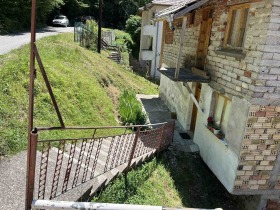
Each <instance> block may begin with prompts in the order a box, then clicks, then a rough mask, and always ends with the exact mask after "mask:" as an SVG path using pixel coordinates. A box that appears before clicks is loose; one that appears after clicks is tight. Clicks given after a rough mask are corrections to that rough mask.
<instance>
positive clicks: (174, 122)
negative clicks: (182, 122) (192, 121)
mask: <svg viewBox="0 0 280 210" xmlns="http://www.w3.org/2000/svg"><path fill="white" fill-rule="evenodd" d="M175 126H176V120H173V127H172V128H173V130H172V131H173V133H172V134H173V135H172V143H173V141H174V133H175Z"/></svg>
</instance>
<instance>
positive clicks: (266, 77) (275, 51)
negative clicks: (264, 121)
mask: <svg viewBox="0 0 280 210" xmlns="http://www.w3.org/2000/svg"><path fill="white" fill-rule="evenodd" d="M268 6H269V7H270V6H271V4H269V5H267V7H268ZM260 48H261V49H260V50H261V52H262V57H261V58H262V61H261V62H260V74H259V75H258V79H257V84H256V88H255V90H254V95H253V99H252V103H253V104H260V105H264V106H267V105H274V106H275V105H276V106H278V105H280V1H279V0H274V1H272V12H271V15H270V22H269V24H268V32H267V36H266V39H265V43H264V45H261V46H260Z"/></svg>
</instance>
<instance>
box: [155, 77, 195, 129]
mask: <svg viewBox="0 0 280 210" xmlns="http://www.w3.org/2000/svg"><path fill="white" fill-rule="evenodd" d="M190 86H191V84H190ZM159 92H160V97H161V99H163V100H164V102H165V103H166V104H167V106H168V108H169V109H170V110H171V111H172V112H176V113H177V118H178V121H179V122H180V124H181V125H182V126H183V128H184V129H186V130H189V128H190V119H191V111H192V99H191V98H190V94H189V93H188V91H187V89H186V87H184V86H183V83H176V82H173V81H171V80H170V79H168V78H167V77H166V76H164V75H161V79H160V91H159Z"/></svg>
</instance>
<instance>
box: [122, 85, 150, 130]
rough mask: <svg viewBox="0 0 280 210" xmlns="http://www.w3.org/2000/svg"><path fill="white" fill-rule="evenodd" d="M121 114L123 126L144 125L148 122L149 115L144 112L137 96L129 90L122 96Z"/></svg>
mask: <svg viewBox="0 0 280 210" xmlns="http://www.w3.org/2000/svg"><path fill="white" fill-rule="evenodd" d="M119 114H120V117H121V121H122V123H123V124H134V125H143V124H145V123H146V121H147V115H146V113H144V112H143V109H142V105H141V103H140V102H139V101H138V100H137V98H136V94H135V93H134V92H132V91H129V90H124V92H123V94H122V95H121V96H120V99H119Z"/></svg>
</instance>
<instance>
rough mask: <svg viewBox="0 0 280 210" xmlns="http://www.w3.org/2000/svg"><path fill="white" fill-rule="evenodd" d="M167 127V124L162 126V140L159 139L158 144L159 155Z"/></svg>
mask: <svg viewBox="0 0 280 210" xmlns="http://www.w3.org/2000/svg"><path fill="white" fill-rule="evenodd" d="M165 127H166V124H165V125H163V126H162V128H161V129H162V132H161V135H160V141H159V145H158V148H157V155H159V153H160V149H161V146H162V142H163V138H164V133H165Z"/></svg>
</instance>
